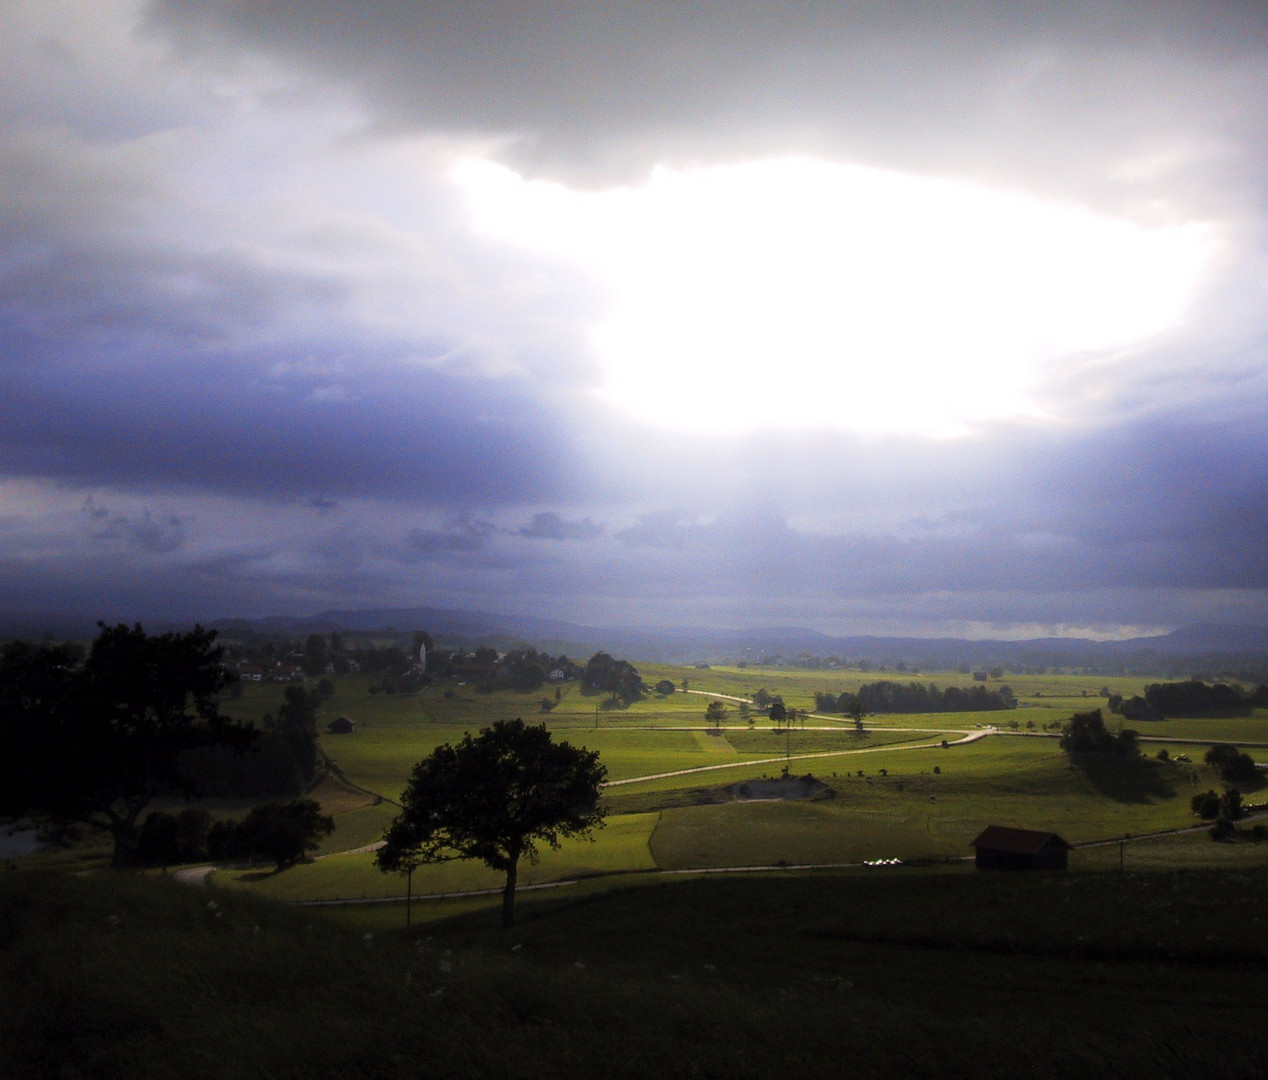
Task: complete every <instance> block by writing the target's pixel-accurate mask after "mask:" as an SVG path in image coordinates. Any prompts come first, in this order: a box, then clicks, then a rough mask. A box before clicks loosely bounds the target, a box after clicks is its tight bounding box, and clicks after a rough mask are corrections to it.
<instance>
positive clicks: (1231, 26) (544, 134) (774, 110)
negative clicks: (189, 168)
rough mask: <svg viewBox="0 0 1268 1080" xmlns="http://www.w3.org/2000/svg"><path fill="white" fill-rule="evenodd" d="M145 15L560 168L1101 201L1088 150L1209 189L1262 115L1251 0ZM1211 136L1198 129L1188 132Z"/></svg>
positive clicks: (216, 7) (386, 109) (404, 116)
mask: <svg viewBox="0 0 1268 1080" xmlns="http://www.w3.org/2000/svg"><path fill="white" fill-rule="evenodd" d="M152 11H153V15H152V25H153V26H154V27H155V28H156V29H158V30H159V31H161V32H163V33H166V34H171V35H173V36H174V37H175V38H176V39H177V40H179V41H180V42H181V43H182V45H184V46H185V47H190V48H216V47H228V46H229V45H230V43H232V46H233V47H236V48H243V47H245V48H253V49H258V50H261V51H264V52H268V53H271V54H273V55H275V56H279V57H282V58H285V59H287V60H289V61H291V62H293V63H296V64H299V65H304V66H311V67H313V68H315V69H317V70H321V71H323V72H325V73H326V74H327V75H328V76H330V77H333V78H335V79H339V80H343V81H345V82H346V83H349V84H351V85H353V86H355V87H357V88H359V90H360V91H361V95H362V99H363V100H364V101H365V102H366V103H367V104H369V105H370V107H371V108H372V109H373V110H374V111H375V113H376V115H378V116H380V117H381V118H382V119H383V120H385V121H386V122H389V123H399V124H405V125H418V126H422V127H426V128H437V127H440V128H448V129H450V130H453V131H461V132H478V133H481V134H489V135H496V136H501V137H503V138H504V139H505V140H507V141H508V142H509V143H510V144H511V152H512V153H514V154H515V155H516V156H517V158H518V160H520V161H522V162H529V163H533V162H535V163H536V164H537V165H538V167H540V168H542V169H544V170H545V171H547V172H553V173H555V174H556V175H569V176H572V177H574V178H576V177H585V176H590V177H593V178H598V177H610V176H612V174H613V173H614V172H618V173H619V172H622V171H625V170H632V171H636V172H641V171H643V170H644V169H646V168H647V167H648V166H649V165H651V164H654V163H658V162H659V163H666V162H672V161H700V160H710V159H712V160H728V159H734V158H735V157H737V156H750V157H751V156H754V154H761V155H770V154H772V153H783V152H809V153H820V154H837V155H841V156H849V157H854V158H859V157H873V158H876V157H881V158H887V159H889V160H891V161H894V162H901V163H903V164H914V165H917V166H921V167H935V168H942V169H946V168H947V167H950V168H951V171H954V172H958V173H961V174H965V173H973V174H980V173H981V172H982V171H983V170H986V171H993V172H995V173H996V174H997V175H1012V176H1014V177H1017V176H1025V177H1027V178H1029V179H1031V180H1036V179H1040V178H1042V177H1046V180H1047V183H1048V184H1051V185H1055V186H1058V187H1065V188H1067V189H1069V188H1070V187H1075V188H1082V189H1083V190H1082V192H1081V193H1082V194H1085V195H1086V194H1090V193H1091V192H1090V191H1089V190H1088V189H1089V188H1090V187H1092V186H1095V187H1099V188H1101V189H1102V190H1101V191H1100V194H1101V195H1102V196H1103V197H1106V198H1114V197H1117V196H1118V195H1120V194H1126V192H1127V188H1128V184H1127V183H1126V178H1121V177H1120V178H1114V177H1110V176H1107V175H1106V173H1107V172H1108V171H1109V170H1106V169H1104V168H1101V169H1098V170H1089V169H1088V165H1089V164H1090V163H1091V162H1096V163H1098V164H1100V165H1101V166H1104V165H1105V164H1106V163H1107V162H1111V161H1113V160H1115V159H1125V160H1126V159H1132V158H1136V157H1144V158H1149V159H1152V160H1153V161H1154V163H1155V164H1157V163H1158V162H1157V159H1158V158H1159V157H1160V156H1165V155H1172V156H1173V160H1171V161H1169V162H1165V163H1164V164H1165V166H1166V167H1167V168H1168V169H1169V170H1170V171H1172V172H1173V173H1174V172H1175V171H1176V170H1192V171H1193V172H1194V173H1195V175H1193V176H1192V177H1191V178H1184V177H1182V178H1181V179H1182V180H1186V179H1192V180H1193V181H1195V182H1200V181H1201V179H1202V174H1204V173H1206V172H1207V170H1208V169H1209V167H1210V166H1211V165H1212V164H1213V163H1212V162H1210V161H1209V160H1206V159H1207V158H1208V157H1209V156H1210V154H1209V151H1210V149H1211V148H1210V145H1209V143H1210V142H1212V141H1214V142H1220V141H1224V140H1226V139H1228V138H1234V139H1235V138H1238V137H1241V136H1244V135H1245V134H1246V133H1247V132H1248V131H1251V130H1254V129H1256V128H1257V125H1258V119H1257V117H1258V115H1259V113H1258V109H1257V107H1256V104H1255V103H1256V102H1262V99H1263V94H1264V88H1265V83H1264V70H1263V66H1262V63H1261V61H1262V53H1261V48H1260V46H1261V44H1262V42H1263V40H1264V39H1265V36H1268V14H1265V12H1264V10H1263V8H1262V7H1261V6H1259V5H1254V4H1234V3H1223V4H1202V5H1194V4H1183V3H1162V4H1160V3H1121V4H1113V5H1107V4H1102V3H1071V4H1063V5H1051V4H1038V3H963V2H961V3H928V4H924V3H920V4H902V5H897V4H887V3H857V4H842V3H836V2H828V0H824V2H802V3H795V4H771V3H765V2H752V0H740V2H733V3H727V4H718V3H712V2H687V3H678V2H673V3H671V2H663V3H661V2H654V3H615V4H593V5H574V4H558V3H550V2H536V3H531V2H529V3H517V4H499V5H496V6H492V5H489V4H484V3H480V2H467V3H449V4H429V5H400V4H389V3H377V4H376V3H364V2H360V0H321V2H315V3H308V4H304V5H303V6H302V7H296V6H295V5H294V4H290V3H285V2H283V0H262V2H259V3H253V4H250V5H244V4H236V3H229V2H227V0H217V2H207V0H160V2H159V3H157V4H156V5H154V7H153V9H152ZM1199 132H1200V134H1201V141H1202V142H1204V143H1206V144H1208V145H1203V146H1195V145H1192V139H1193V136H1194V135H1195V133H1199ZM1214 156H1215V157H1219V156H1220V153H1219V152H1217V153H1216V154H1215V155H1214ZM1222 164H1227V163H1222ZM1097 172H1099V173H1100V176H1099V177H1097V178H1096V179H1095V180H1093V176H1094V175H1095V174H1096V173H1097ZM1174 179H1175V177H1174V176H1173V177H1172V180H1174ZM1119 185H1122V191H1121V192H1120V191H1116V190H1115V189H1116V187H1117V186H1119ZM1211 194H1213V195H1215V194H1218V193H1216V192H1212V193H1211Z"/></svg>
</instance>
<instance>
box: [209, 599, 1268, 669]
mask: <svg viewBox="0 0 1268 1080" xmlns="http://www.w3.org/2000/svg"><path fill="white" fill-rule="evenodd" d="M212 625H215V626H218V627H220V628H221V629H222V630H224V631H225V632H226V633H228V632H232V631H233V630H234V629H247V628H253V629H256V630H263V631H265V632H270V631H271V632H280V633H292V634H299V633H330V632H331V631H344V632H353V633H357V632H360V633H366V632H369V631H374V630H387V629H394V630H397V631H400V632H407V631H411V630H416V629H419V630H424V629H425V630H427V631H428V632H429V633H430V634H432V635H433V636H435V637H437V638H442V639H450V640H452V641H453V642H454V643H455V644H457V643H471V642H480V643H487V644H494V645H502V646H504V647H510V646H511V645H513V644H516V643H522V644H527V645H532V646H534V647H536V648H542V649H546V650H547V651H558V652H568V653H570V654H582V653H585V652H589V651H594V650H597V649H604V650H606V651H608V652H613V653H619V654H620V655H622V656H629V657H635V658H638V659H642V660H644V661H647V662H664V663H675V662H681V663H695V662H722V661H725V660H730V661H739V660H748V661H750V662H755V661H756V660H758V659H760V658H761V657H762V656H771V655H775V656H781V657H783V658H784V659H786V660H792V659H795V658H796V657H798V656H800V655H802V654H809V655H810V656H817V657H828V656H838V657H840V658H842V659H849V660H859V659H868V660H871V661H873V662H874V663H878V664H882V663H883V664H891V665H892V664H896V663H907V664H909V665H911V664H916V665H924V666H940V667H945V666H955V665H957V664H964V663H969V664H985V663H1008V662H1011V663H1013V664H1021V663H1024V664H1030V665H1037V666H1068V665H1072V664H1094V663H1100V664H1103V663H1107V662H1111V661H1113V660H1115V659H1123V660H1126V659H1128V658H1131V657H1146V656H1157V657H1177V658H1179V657H1194V658H1197V657H1202V656H1212V657H1214V656H1220V657H1229V658H1237V657H1240V658H1244V659H1246V660H1252V659H1268V627H1237V626H1218V625H1213V624H1203V625H1196V626H1187V627H1182V628H1180V629H1178V630H1174V631H1172V632H1170V633H1167V634H1159V635H1155V636H1150V637H1138V638H1128V639H1124V640H1121V641H1097V640H1094V639H1091V638H1063V637H1052V638H1031V639H1026V640H1021V641H1007V640H990V639H970V638H923V637H885V636H879V635H873V634H861V635H831V634H825V633H822V632H821V631H818V630H812V629H806V628H797V627H747V628H716V627H665V628H655V629H649V628H646V627H628V626H626V627H621V626H615V627H597V626H585V625H581V624H578V623H572V622H567V621H565V620H561V619H547V618H540V617H534V616H520V615H498V614H492V613H489V612H475V611H464V610H458V609H451V608H429V607H411V608H375V609H367V610H329V611H323V612H321V613H319V614H317V615H314V616H309V617H302V618H285V617H275V618H270V619H257V620H222V621H218V622H215V623H213V624H212Z"/></svg>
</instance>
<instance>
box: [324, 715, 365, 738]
mask: <svg viewBox="0 0 1268 1080" xmlns="http://www.w3.org/2000/svg"><path fill="white" fill-rule="evenodd" d="M356 728H357V725H356V723H355V722H354V721H353V720H352V719H350V718H349V717H347V716H340V717H338V718H337V719H335V720H331V721H330V723H329V724H327V725H326V730H327V731H329V732H330V734H331V735H351V734H352V733H353V732H354V731H355V730H356Z"/></svg>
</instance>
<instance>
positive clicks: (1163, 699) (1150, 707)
mask: <svg viewBox="0 0 1268 1080" xmlns="http://www.w3.org/2000/svg"><path fill="white" fill-rule="evenodd" d="M1256 708H1268V686H1260V687H1258V688H1257V689H1255V690H1254V691H1251V692H1247V691H1244V690H1242V689H1241V688H1240V687H1236V686H1230V685H1228V684H1227V683H1213V684H1207V683H1204V682H1202V681H1201V680H1200V679H1188V680H1186V681H1184V682H1173V683H1150V684H1149V685H1148V686H1146V687H1145V692H1144V695H1143V696H1142V695H1140V694H1136V695H1133V696H1132V697H1129V698H1126V699H1124V698H1123V696H1122V695H1121V694H1112V695H1111V696H1110V698H1109V709H1110V712H1113V713H1117V714H1119V715H1120V716H1122V717H1123V719H1125V720H1133V721H1139V720H1165V719H1166V718H1167V717H1169V716H1249V715H1250V713H1251V712H1252V710H1254V709H1256Z"/></svg>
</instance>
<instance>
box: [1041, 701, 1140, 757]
mask: <svg viewBox="0 0 1268 1080" xmlns="http://www.w3.org/2000/svg"><path fill="white" fill-rule="evenodd" d="M1060 745H1061V749H1062V750H1064V751H1065V752H1066V753H1067V754H1069V755H1071V756H1072V757H1074V756H1076V755H1079V754H1122V755H1125V756H1126V755H1133V754H1135V753H1136V752H1137V748H1138V746H1139V737H1138V736H1137V733H1136V732H1135V731H1133V730H1132V729H1131V728H1123V730H1122V731H1120V732H1119V733H1118V734H1117V735H1116V734H1114V732H1112V731H1110V730H1109V729H1108V728H1107V727H1106V726H1105V718H1104V717H1103V716H1102V715H1101V710H1100V709H1093V710H1091V711H1090V712H1081V713H1075V714H1074V715H1073V716H1071V717H1070V719H1069V720H1067V721H1066V722H1065V724H1064V725H1062V728H1061V744H1060Z"/></svg>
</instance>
